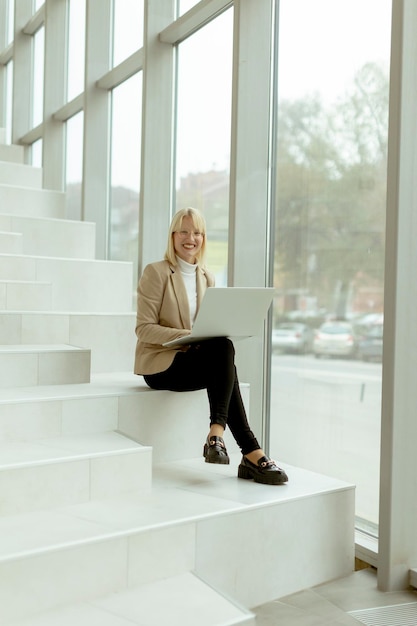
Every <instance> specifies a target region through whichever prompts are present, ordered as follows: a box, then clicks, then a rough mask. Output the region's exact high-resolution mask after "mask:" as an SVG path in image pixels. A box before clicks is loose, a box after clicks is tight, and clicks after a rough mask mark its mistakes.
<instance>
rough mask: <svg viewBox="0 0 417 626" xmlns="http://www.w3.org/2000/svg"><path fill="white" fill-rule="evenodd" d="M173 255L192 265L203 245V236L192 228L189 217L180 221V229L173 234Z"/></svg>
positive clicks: (192, 224) (191, 221)
mask: <svg viewBox="0 0 417 626" xmlns="http://www.w3.org/2000/svg"><path fill="white" fill-rule="evenodd" d="M172 236H173V238H174V249H175V253H176V254H177V255H178V256H179V257H180V259H182V260H183V261H186V262H187V263H191V265H194V263H195V262H196V257H197V255H198V253H199V252H200V250H201V246H202V245H203V240H204V235H203V234H202V233H200V231H199V230H198V229H197V228H196V227H195V226H194V222H193V220H192V218H191V217H190V216H189V215H185V216H184V217H183V218H182V221H181V228H180V229H179V230H176V231H175V232H174V233H173V235H172Z"/></svg>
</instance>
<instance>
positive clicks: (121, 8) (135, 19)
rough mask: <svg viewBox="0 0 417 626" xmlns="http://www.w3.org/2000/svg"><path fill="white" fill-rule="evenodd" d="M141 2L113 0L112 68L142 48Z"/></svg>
mask: <svg viewBox="0 0 417 626" xmlns="http://www.w3.org/2000/svg"><path fill="white" fill-rule="evenodd" d="M143 10H144V9H143V0H114V19H113V24H114V31H113V67H114V66H115V65H118V64H119V63H120V62H121V61H123V60H124V59H127V57H129V56H130V55H131V54H133V52H135V51H136V50H139V48H142V46H143Z"/></svg>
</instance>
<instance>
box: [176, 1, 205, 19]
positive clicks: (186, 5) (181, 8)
mask: <svg viewBox="0 0 417 626" xmlns="http://www.w3.org/2000/svg"><path fill="white" fill-rule="evenodd" d="M199 1H200V0H179V2H178V16H180V15H183V14H184V13H186V12H187V11H189V10H190V9H192V8H193V6H195V5H196V4H198V3H199Z"/></svg>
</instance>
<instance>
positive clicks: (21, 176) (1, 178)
mask: <svg viewBox="0 0 417 626" xmlns="http://www.w3.org/2000/svg"><path fill="white" fill-rule="evenodd" d="M0 143H1V142H0ZM0 184H5V185H18V186H19V187H29V188H32V189H42V169H41V168H39V167H32V166H31V165H24V164H22V163H1V167H0Z"/></svg>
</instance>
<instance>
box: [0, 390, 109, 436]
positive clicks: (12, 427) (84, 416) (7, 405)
mask: <svg viewBox="0 0 417 626" xmlns="http://www.w3.org/2000/svg"><path fill="white" fill-rule="evenodd" d="M118 406H119V398H118V397H117V396H108V397H97V398H96V397H93V398H77V397H76V398H74V399H63V400H38V401H32V402H24V401H23V400H22V401H19V402H4V403H1V404H0V443H5V442H10V441H33V440H35V439H47V438H50V437H58V436H60V435H80V434H91V433H99V432H105V431H111V430H116V429H117V414H118Z"/></svg>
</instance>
